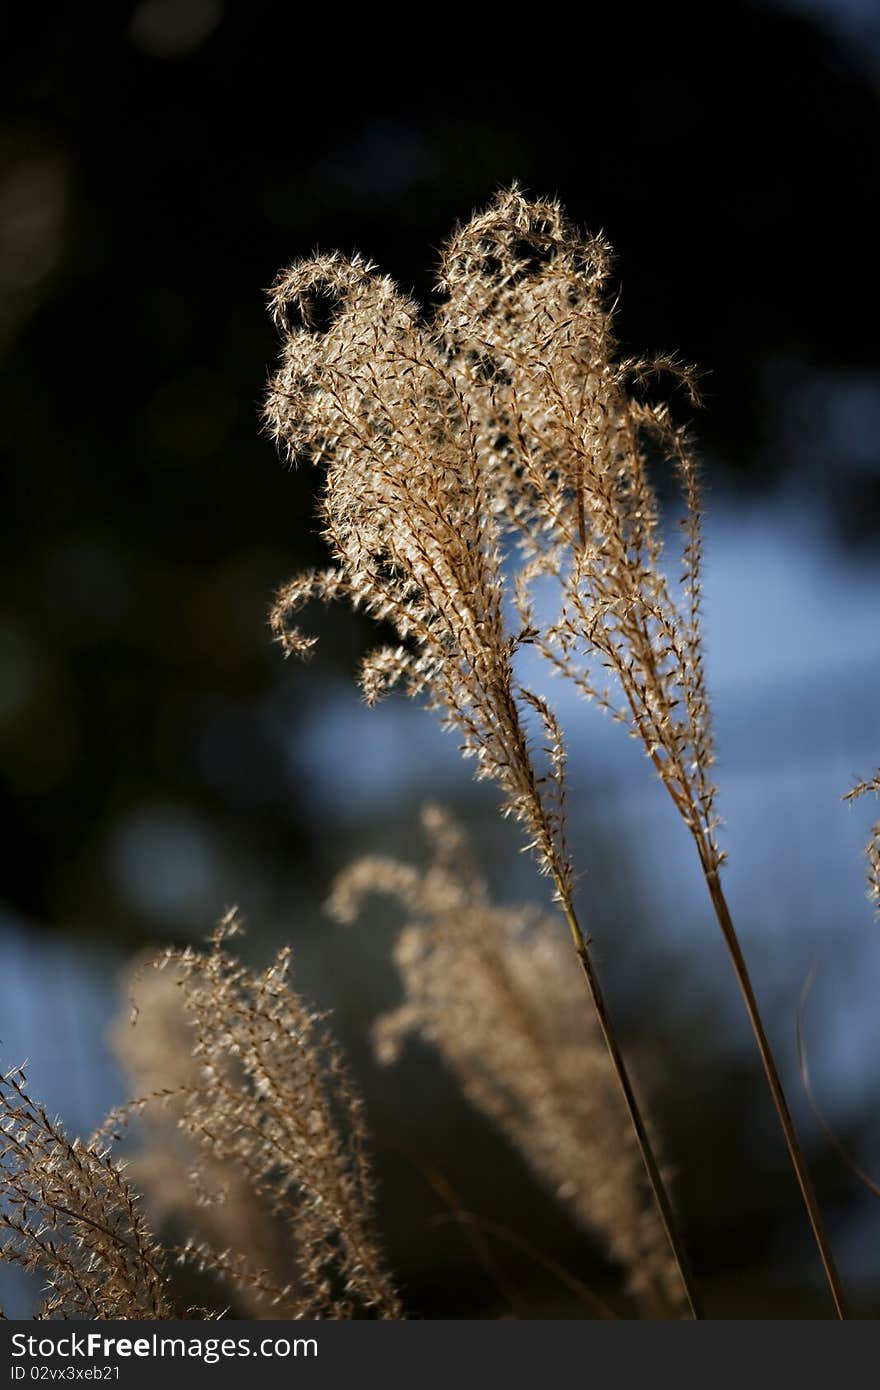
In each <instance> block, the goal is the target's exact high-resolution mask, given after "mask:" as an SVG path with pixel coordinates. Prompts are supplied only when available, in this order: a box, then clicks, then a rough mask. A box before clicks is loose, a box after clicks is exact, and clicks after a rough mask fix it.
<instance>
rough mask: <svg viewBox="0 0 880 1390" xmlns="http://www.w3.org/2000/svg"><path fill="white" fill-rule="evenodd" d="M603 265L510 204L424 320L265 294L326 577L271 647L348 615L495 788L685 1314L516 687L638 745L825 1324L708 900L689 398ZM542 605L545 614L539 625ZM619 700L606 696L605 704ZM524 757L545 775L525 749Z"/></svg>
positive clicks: (657, 1188) (291, 613)
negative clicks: (670, 482)
mask: <svg viewBox="0 0 880 1390" xmlns="http://www.w3.org/2000/svg"><path fill="white" fill-rule="evenodd" d="M609 268H610V253H609V248H608V246H607V244H606V242H605V241H604V240H603V239H602V238H601V237H584V236H582V235H580V234H579V233H578V232H577V230H576V229H575V228H573V227H572V226H571V224H570V223H569V222H568V221H567V219H566V217H565V215H564V213H563V212H562V209H561V208H560V207H559V205H558V204H557V203H555V202H551V201H547V200H529V199H527V198H525V197H524V196H523V195H522V194H521V193H520V192H519V191H518V190H517V189H516V188H514V189H512V190H510V191H508V192H505V193H502V194H500V195H499V196H498V197H497V198H496V199H495V201H494V202H493V203H492V204H491V206H490V207H489V208H488V209H487V210H486V211H485V212H483V213H480V214H478V215H477V216H475V217H474V218H472V220H471V221H470V222H468V223H467V224H466V225H464V226H463V227H461V228H460V229H459V230H458V231H457V232H456V233H455V234H454V235H453V236H452V238H451V239H450V241H449V243H448V245H447V246H446V248H445V250H444V252H443V254H442V259H441V279H440V288H441V290H442V293H443V298H442V300H441V302H440V304H439V306H438V307H437V309H436V311H435V312H434V313H433V314H432V315H428V314H425V313H423V312H422V311H421V310H420V309H419V308H418V306H416V305H415V304H413V303H412V302H411V301H410V300H409V299H407V298H406V297H405V296H404V295H402V294H400V292H399V291H398V290H397V289H396V287H395V286H394V284H393V283H392V281H390V280H389V279H388V278H387V277H386V276H383V275H380V274H378V273H377V272H376V271H375V270H374V268H373V267H372V266H371V265H370V264H368V263H367V262H365V261H363V260H361V259H359V258H357V257H355V258H354V259H345V258H344V257H341V256H335V255H334V256H325V257H318V258H316V259H314V260H312V261H308V262H305V263H303V264H300V265H298V266H294V267H293V268H292V269H291V270H289V271H287V272H286V273H284V274H282V275H281V276H280V277H279V279H278V281H277V283H276V285H275V288H274V291H273V294H272V310H273V313H274V315H275V318H276V321H277V322H278V324H279V326H280V328H281V330H282V334H283V349H282V355H281V364H280V367H279V370H278V372H277V374H276V376H275V378H274V380H273V382H272V385H271V389H270V392H269V397H268V402H267V408H266V416H267V420H268V424H269V427H270V429H271V431H272V432H273V434H274V435H275V437H276V439H277V440H278V441H279V442H280V444H281V445H282V446H283V447H284V448H285V449H286V450H287V451H288V453H289V454H290V456H291V457H292V458H299V457H304V458H308V459H310V460H311V461H312V462H313V463H315V464H317V465H318V466H319V467H320V469H321V470H322V474H323V485H322V489H321V492H320V503H319V506H320V514H321V518H322V521H323V525H324V534H325V537H326V540H327V544H328V546H329V549H330V552H331V558H332V562H333V563H332V567H330V568H328V569H326V570H324V571H321V572H312V573H309V574H306V575H303V576H301V577H299V578H298V579H295V580H294V581H293V582H292V583H291V584H289V585H288V586H287V587H286V588H285V589H284V590H282V591H281V593H280V594H279V596H278V601H277V604H276V606H275V610H274V614H273V625H274V628H275V631H276V635H277V636H278V638H279V640H280V641H281V642H282V644H283V645H284V646H285V648H286V650H287V651H289V652H295V653H298V654H300V655H304V654H307V653H308V652H309V651H310V650H311V646H312V641H313V639H312V638H311V637H309V636H306V635H304V634H303V633H302V632H301V630H300V629H299V628H298V627H297V626H296V615H297V614H298V612H299V610H300V609H301V608H302V607H303V605H304V604H305V603H307V602H308V601H309V600H310V599H313V598H325V599H326V598H336V597H345V598H347V599H348V600H349V601H350V602H351V603H353V604H354V606H355V607H358V608H363V609H365V610H366V611H367V612H369V613H371V614H372V615H373V616H374V617H375V618H377V619H381V620H383V621H384V622H386V623H387V624H390V626H391V627H392V628H393V629H394V630H395V632H396V635H397V645H395V646H385V647H382V648H380V649H379V650H378V651H376V652H374V653H373V654H372V655H371V656H369V657H368V658H367V660H366V661H365V663H364V667H363V670H362V673H361V684H362V687H363V690H364V693H365V695H366V697H367V699H368V700H369V701H373V700H375V699H377V698H379V697H380V696H381V695H383V694H385V693H386V692H387V691H388V690H389V689H391V687H392V686H393V685H395V684H396V683H398V682H400V683H402V684H403V685H404V687H405V688H406V689H407V691H408V692H409V693H410V694H413V695H420V696H422V697H423V698H425V699H426V701H427V703H428V704H429V705H430V706H432V707H433V708H434V709H436V710H437V711H439V712H440V714H441V716H442V718H443V719H444V720H445V722H446V723H447V724H448V725H449V726H451V727H452V728H454V729H456V730H457V731H458V733H459V734H460V736H461V742H462V747H463V751H464V753H465V754H466V755H467V756H473V757H475V758H476V760H477V774H478V776H482V777H489V778H491V779H493V780H494V781H495V782H496V783H497V784H498V786H499V787H500V788H501V791H502V794H503V799H504V802H503V804H504V809H505V811H506V812H507V813H511V814H513V815H515V816H516V817H517V819H518V820H519V821H520V822H521V824H522V825H523V827H524V828H525V831H526V834H527V836H528V840H529V843H530V845H531V846H532V848H533V849H534V851H535V853H536V855H537V858H538V862H539V864H540V867H541V869H542V870H543V871H544V872H545V873H547V874H549V875H550V877H551V878H552V880H553V883H554V887H555V891H556V897H557V899H558V901H559V902H560V904H561V907H562V909H563V912H564V913H565V916H566V918H567V920H568V923H569V927H570V929H571V933H572V936H573V939H574V943H575V948H576V950H577V953H578V956H579V958H580V961H581V965H582V967H583V970H584V974H585V975H586V978H587V983H588V985H589V988H590V991H591V994H592V996H593V999H594V1002H595V1004H596V1008H597V1012H598V1016H599V1020H600V1024H601V1026H602V1030H603V1034H604V1036H605V1040H606V1043H607V1045H608V1048H609V1052H610V1055H611V1057H612V1061H613V1063H614V1067H615V1070H616V1072H617V1075H618V1079H619V1081H620V1084H621V1087H622V1089H623V1092H624V1095H625V1097H626V1100H627V1104H628V1106H629V1109H630V1114H631V1117H632V1121H633V1125H634V1128H635V1130H636V1132H637V1135H638V1138H639V1144H640V1147H641V1149H642V1153H643V1157H644V1160H645V1165H646V1168H647V1170H648V1173H649V1176H650V1179H651V1183H652V1186H653V1188H654V1192H655V1195H656V1198H657V1202H658V1206H659V1208H660V1210H661V1213H662V1215H663V1220H664V1223H665V1224H666V1227H667V1231H668V1234H669V1238H670V1242H671V1244H672V1246H673V1248H674V1249H675V1251H676V1255H677V1258H678V1260H679V1264H680V1266H681V1268H682V1274H683V1277H684V1279H685V1283H686V1285H687V1286H688V1287H689V1289H690V1293H691V1299H692V1301H693V1290H692V1288H691V1287H690V1280H689V1277H688V1274H687V1269H686V1260H685V1256H684V1251H683V1248H682V1246H681V1242H680V1239H679V1238H678V1235H677V1231H676V1229H675V1220H674V1215H673V1212H672V1207H671V1203H670V1202H669V1199H668V1194H667V1193H666V1191H665V1187H664V1184H663V1182H662V1177H661V1174H660V1171H659V1167H658V1165H657V1163H656V1159H655V1157H654V1155H653V1153H652V1150H651V1145H650V1141H649V1138H648V1135H647V1131H646V1129H645V1127H644V1124H643V1122H642V1119H641V1116H640V1114H639V1109H638V1104H637V1102H636V1099H635V1096H634V1094H633V1092H632V1088H631V1085H630V1083H629V1080H628V1077H627V1074H626V1068H625V1065H624V1063H623V1059H622V1057H621V1055H620V1050H619V1048H618V1047H617V1044H616V1041H615V1037H614V1031H613V1029H612V1027H611V1023H610V1020H609V1018H608V1015H607V1010H606V1008H605V1005H604V1000H603V998H602V993H601V989H600V987H599V982H598V980H597V978H596V974H595V969H594V966H593V963H592V959H591V956H590V952H589V950H588V943H587V941H586V938H585V935H584V932H583V930H582V928H581V925H580V923H579V921H578V918H577V914H576V910H575V903H574V879H575V875H574V871H573V867H572V863H571V858H570V855H569V850H568V846H567V843H566V836H565V825H566V817H565V781H564V773H565V762H566V754H565V745H564V742H563V737H562V731H561V729H560V726H559V723H558V721H557V719H556V716H555V715H554V713H553V710H552V709H551V707H550V705H549V703H548V701H547V699H546V697H545V696H544V695H543V694H542V693H541V692H539V691H535V690H533V689H531V688H526V687H524V686H523V685H522V684H521V683H520V682H519V680H518V678H517V660H516V658H517V653H518V652H519V651H520V650H521V649H522V648H523V647H524V646H526V645H531V646H534V647H536V648H537V649H538V650H539V651H540V652H541V653H542V654H543V656H544V657H546V658H547V660H548V661H549V663H550V664H551V668H552V669H553V670H554V671H556V672H558V673H560V674H561V675H562V676H563V677H565V678H567V679H569V680H571V681H572V682H573V683H574V685H575V686H576V688H577V689H578V691H580V693H581V694H582V695H583V696H585V697H586V698H587V699H589V700H592V701H594V702H595V703H597V704H598V705H599V706H600V707H601V708H602V709H604V710H605V711H606V712H608V713H609V714H611V715H612V717H614V718H616V719H619V720H620V721H621V722H622V723H624V724H626V725H627V726H628V727H629V729H630V731H631V733H632V734H633V735H634V736H635V737H637V738H638V739H640V740H641V741H642V743H643V745H644V747H645V750H646V752H647V754H648V756H649V757H650V759H651V760H652V762H653V765H654V768H655V769H656V772H657V774H658V776H659V777H660V779H661V780H662V782H663V784H664V786H665V787H666V789H667V790H668V792H669V794H670V796H671V797H672V800H673V801H674V803H675V805H676V807H677V809H678V811H679V813H680V814H681V816H682V818H683V820H684V822H685V824H686V825H687V827H688V830H689V831H690V833H691V835H692V836H693V838H694V841H695V843H696V847H697V851H698V854H699V858H700V863H701V866H702V870H703V873H704V875H705V878H706V883H707V887H708V890H709V894H710V897H711V901H712V905H713V908H714V911H715V914H716V916H717V918H718V922H719V925H720V927H721V930H722V933H723V935H724V939H725V942H726V944H727V947H728V950H729V953H730V956H731V960H732V963H733V966H734V970H735V972H736V975H737V979H738V981H739V984H740V988H741V990H742V993H743V996H744V999H745V1003H746V1007H747V1010H748V1013H749V1018H750V1021H751V1023H752V1027H753V1030H754V1033H755V1037H756V1041H757V1044H758V1048H759V1052H760V1055H761V1060H762V1063H763V1066H764V1070H765V1074H766V1077H767V1081H768V1085H769V1087H770V1090H771V1093H772V1096H773V1100H774V1104H775V1106H776V1109H777V1113H778V1116H779V1120H780V1124H781V1126H782V1129H783V1132H784V1135H785V1139H786V1143H787V1145H788V1149H789V1154H790V1157H791V1160H792V1163H793V1166H794V1168H795V1171H796V1174H797V1177H798V1181H799V1184H800V1187H801V1191H802V1194H803V1197H804V1200H805V1203H806V1206H807V1209H808V1212H809V1216H810V1221H811V1224H812V1227H813V1231H814V1235H815V1238H816V1241H817V1245H818V1247H819V1250H820V1254H821V1257H822V1260H823V1264H824V1268H825V1271H826V1275H827V1277H828V1281H829V1285H830V1287H831V1290H832V1293H833V1295H834V1299H835V1305H836V1307H837V1310H838V1312H841V1313H842V1309H843V1296H842V1291H841V1288H840V1283H839V1279H838V1276H837V1272H836V1268H835V1265H834V1260H833V1256H832V1254H831V1251H830V1248H829V1246H828V1241H827V1236H826V1234H825V1230H824V1224H823V1221H822V1217H821V1213H820V1211H819V1208H818V1204H817V1202H816V1198H815V1194H814V1192H813V1188H812V1183H811V1179H810V1176H809V1173H808V1172H807V1168H806V1164H805V1161H804V1159H803V1155H802V1153H801V1150H800V1146H799V1142H798V1139H797V1135H796V1133H795V1130H794V1126H793V1124H792V1121H791V1116H790V1114H789V1111H788V1106H787V1103H786V1099H785V1095H784V1092H783V1089H782V1085H781V1082H780V1079H779V1075H778V1072H777V1068H776V1064H775V1061H774V1058H773V1054H772V1051H771V1048H770V1045H769V1042H768V1040H767V1037H766V1034H765V1032H764V1028H763V1023H762V1020H761V1016H760V1012H759V1010H758V1006H757V1002H756V999H755V996H754V991H753V989H752V985H751V981H750V979H749V976H748V971H747V968H746V964H745V960H744V958H743V955H742V951H741V948H740V945H739V941H738V939H737V936H736V932H735V930H734V927H733V922H732V919H731V916H730V912H729V909H728V906H727V903H726V901H725V898H724V893H723V890H722V887H721V880H720V876H719V869H720V865H721V862H722V859H723V853H722V851H721V850H720V848H719V846H718V842H717V836H716V831H717V824H718V821H717V815H716V811H715V795H716V792H715V786H714V782H713V776H712V771H713V752H712V738H711V724H710V715H709V707H708V700H707V696H706V686H705V677H704V669H703V653H702V640H701V632H700V609H701V570H700V564H701V515H702V512H701V502H700V493H699V486H698V477H697V468H696V464H695V461H694V457H693V454H692V451H691V447H690V444H689V441H688V437H687V434H686V432H685V430H684V429H683V428H681V427H680V426H679V425H676V424H674V423H673V421H672V418H671V415H670V412H669V409H668V407H667V405H666V404H665V403H660V404H658V403H656V402H654V401H652V400H651V389H652V383H653V382H655V381H656V380H657V379H658V378H663V377H669V378H671V379H672V380H673V381H675V382H678V383H680V384H681V385H683V386H684V388H685V390H686V391H687V392H688V393H689V394H690V397H691V399H696V390H695V381H694V375H693V373H692V372H691V371H690V370H688V369H686V368H684V367H682V366H681V365H680V364H679V363H678V362H677V361H676V360H674V359H673V358H670V357H668V356H667V357H655V358H650V359H644V360H642V359H627V358H624V357H622V356H621V355H620V353H619V351H618V347H617V344H616V341H615V337H614V333H613V323H612V319H613V314H612V307H611V305H610V304H609V296H608V280H609ZM656 467H662V468H664V469H666V470H669V469H670V468H671V470H672V471H673V472H674V474H675V475H676V477H677V479H678V481H679V483H680V488H681V495H682V499H683V508H682V517H681V523H682V529H683V544H682V551H681V556H680V560H679V561H678V564H679V565H680V569H679V579H678V582H676V583H672V582H670V580H669V579H668V578H667V576H666V574H665V571H664V555H663V544H662V534H661V520H660V511H659V506H658V501H657V494H656V490H655V485H654V483H653V482H652V479H651V470H652V468H656ZM547 586H549V587H550V588H551V590H555V593H556V597H557V599H558V602H557V603H556V605H555V612H554V613H553V615H552V616H551V617H550V618H548V619H545V618H544V617H543V595H542V598H541V602H540V603H539V602H538V601H536V591H540V590H543V589H544V588H545V587H547ZM615 692H616V693H615ZM539 745H540V751H539Z"/></svg>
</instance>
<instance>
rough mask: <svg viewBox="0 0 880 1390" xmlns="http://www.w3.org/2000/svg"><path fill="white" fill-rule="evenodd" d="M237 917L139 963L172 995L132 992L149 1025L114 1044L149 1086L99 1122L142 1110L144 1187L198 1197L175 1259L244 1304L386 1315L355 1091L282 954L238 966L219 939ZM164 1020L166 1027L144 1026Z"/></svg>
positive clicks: (390, 1308) (388, 1286)
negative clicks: (262, 965)
mask: <svg viewBox="0 0 880 1390" xmlns="http://www.w3.org/2000/svg"><path fill="white" fill-rule="evenodd" d="M239 929H240V928H239V923H238V919H237V917H236V915H235V914H234V913H230V914H228V915H227V917H226V918H224V920H223V922H221V924H220V926H219V927H218V928H217V930H216V932H215V933H214V936H213V938H212V943H211V947H210V949H209V950H207V951H195V950H193V949H191V948H186V949H184V950H168V951H165V952H164V953H163V954H162V955H161V956H159V957H158V958H157V959H156V960H155V961H154V962H153V965H154V966H155V968H156V969H157V970H158V971H160V972H163V973H166V974H167V976H168V978H170V980H171V981H173V984H172V986H171V987H172V989H173V990H174V991H175V993H176V1001H175V1002H176V1006H177V1007H176V1010H175V1008H174V1005H173V1004H171V1002H170V1000H169V997H168V991H167V990H166V991H165V992H164V993H163V992H162V991H161V990H160V991H159V992H158V993H157V991H156V990H155V988H151V989H150V990H149V991H148V992H147V996H146V999H145V1001H144V1002H145V1003H146V1005H147V1008H148V1014H147V1019H146V1020H145V1021H147V1022H148V1024H149V1023H151V1024H152V1026H148V1027H147V1028H146V1029H144V1028H142V1027H140V1026H138V1025H136V1026H135V1027H134V1028H133V1030H132V1031H131V1033H130V1035H129V1037H128V1039H127V1040H126V1041H125V1042H124V1043H123V1044H122V1053H123V1058H124V1061H125V1063H126V1066H127V1068H128V1070H129V1072H130V1074H131V1075H132V1078H133V1080H134V1081H135V1082H139V1083H141V1084H142V1085H143V1084H145V1085H146V1086H147V1088H148V1089H147V1091H146V1093H145V1094H143V1095H142V1096H141V1097H140V1098H139V1099H137V1100H136V1101H134V1102H133V1103H131V1104H130V1105H129V1106H127V1107H124V1113H122V1114H120V1113H117V1115H115V1116H113V1117H111V1121H110V1124H111V1125H113V1124H116V1123H119V1122H120V1121H121V1120H123V1119H125V1118H126V1117H127V1116H128V1115H131V1114H132V1113H136V1114H139V1115H144V1116H146V1124H147V1142H148V1150H147V1158H146V1159H145V1160H142V1161H141V1163H140V1165H139V1168H140V1171H141V1173H142V1174H146V1173H147V1172H148V1165H149V1162H151V1161H152V1157H151V1156H152V1155H155V1153H156V1152H157V1150H162V1151H163V1152H164V1160H163V1166H162V1168H161V1169H160V1170H159V1171H158V1172H157V1173H156V1174H155V1176H154V1178H153V1179H149V1178H148V1184H149V1186H150V1187H151V1188H152V1189H153V1190H155V1189H157V1188H158V1189H159V1190H160V1193H161V1196H162V1198H163V1199H164V1202H165V1204H166V1206H167V1207H170V1208H171V1209H172V1210H173V1211H174V1212H176V1213H177V1214H180V1215H183V1214H184V1213H185V1212H186V1211H187V1210H188V1208H187V1197H186V1193H187V1192H189V1202H190V1204H192V1203H193V1202H194V1201H198V1203H199V1204H200V1210H199V1211H198V1212H197V1213H196V1219H195V1222H194V1224H195V1225H196V1227H197V1228H198V1229H200V1230H201V1232H202V1235H201V1236H194V1237H193V1239H192V1240H191V1241H190V1242H188V1243H187V1245H185V1246H184V1247H183V1248H182V1249H181V1250H179V1251H178V1254H179V1256H180V1258H182V1259H190V1260H192V1261H193V1262H194V1263H195V1264H196V1265H197V1266H198V1267H199V1268H200V1269H203V1270H204V1269H210V1270H213V1271H214V1273H216V1274H217V1275H218V1277H219V1278H221V1279H222V1280H223V1281H225V1282H226V1283H227V1284H229V1285H230V1286H231V1287H233V1288H234V1289H235V1290H237V1292H238V1294H239V1296H240V1297H241V1298H242V1300H243V1302H244V1304H245V1306H247V1307H248V1309H250V1310H252V1311H255V1312H256V1311H257V1310H259V1309H262V1310H263V1315H268V1316H279V1315H280V1316H287V1317H300V1318H303V1317H306V1318H308V1317H332V1318H351V1317H355V1316H378V1317H384V1318H396V1317H400V1316H402V1313H401V1308H400V1303H399V1301H398V1298H397V1295H396V1293H395V1291H394V1287H393V1284H392V1282H391V1279H390V1277H389V1275H388V1273H387V1271H386V1269H385V1265H384V1259H383V1256H382V1253H381V1251H380V1248H379V1244H378V1240H377V1237H376V1234H375V1231H374V1222H373V1207H374V1196H373V1187H372V1180H371V1176H370V1168H369V1162H368V1159H367V1155H366V1125H365V1121H364V1116H363V1108H362V1104H361V1101H360V1099H359V1097H358V1096H357V1094H356V1092H355V1090H354V1087H353V1085H352V1082H351V1080H350V1077H349V1075H348V1071H347V1068H346V1066H345V1063H344V1061H343V1058H342V1056H341V1054H340V1052H339V1050H338V1048H337V1047H336V1044H335V1043H334V1041H333V1039H332V1038H331V1036H330V1034H329V1032H328V1030H327V1027H326V1023H325V1019H324V1017H323V1016H322V1015H321V1014H319V1013H317V1012H315V1011H314V1010H313V1009H311V1008H310V1007H309V1006H308V1005H307V1004H306V1003H305V1002H304V1001H303V1000H302V999H301V998H300V996H299V995H298V994H297V993H296V992H295V991H294V988H293V985H292V981H291V959H290V956H291V953H290V951H289V950H287V949H285V950H282V951H280V952H279V953H278V955H277V956H276V958H275V960H274V961H273V963H272V964H271V965H270V966H269V967H268V968H267V969H266V970H264V971H262V972H253V971H250V970H248V969H247V968H246V967H245V966H244V965H243V964H242V963H241V962H240V961H239V960H238V959H237V958H236V957H235V955H233V954H232V953H231V951H230V950H229V949H228V947H227V945H226V943H227V940H228V938H229V937H231V936H234V935H235V934H236V933H237V932H238V931H239ZM143 973H144V972H143V967H141V968H140V970H139V971H138V972H137V979H136V980H135V982H134V986H135V994H136V995H137V994H138V992H139V988H140V985H139V981H141V980H142V978H143ZM169 1016H172V1017H173V1020H174V1021H173V1025H172V1029H171V1032H170V1035H169V1034H168V1033H165V1032H162V1031H158V1030H157V1028H156V1026H155V1024H156V1021H157V1018H158V1019H162V1018H166V1019H167V1018H168V1017H169ZM183 1035H188V1045H184V1046H182V1045H181V1042H182V1036H183ZM157 1082H159V1083H161V1084H158V1085H157V1084H156V1083H157ZM212 1208H216V1209H217V1210H216V1212H214V1211H212ZM221 1208H222V1210H221ZM227 1218H228V1224H227ZM273 1226H274V1227H275V1230H274V1231H273ZM221 1242H222V1245H221ZM285 1250H286V1251H287V1254H288V1258H289V1265H288V1274H287V1277H286V1278H285V1277H284V1252H285ZM267 1308H268V1309H269V1310H270V1311H269V1312H268V1313H266V1311H265V1310H266V1309H267Z"/></svg>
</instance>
